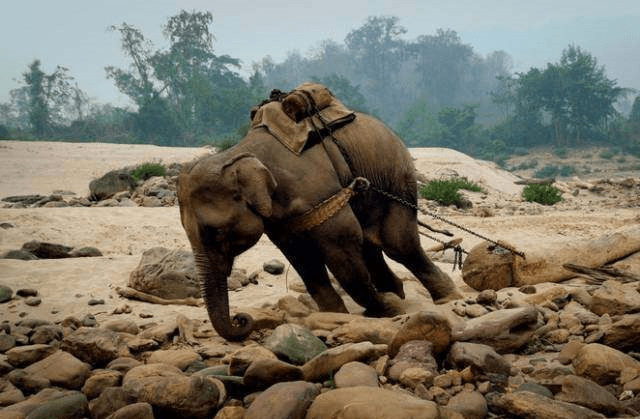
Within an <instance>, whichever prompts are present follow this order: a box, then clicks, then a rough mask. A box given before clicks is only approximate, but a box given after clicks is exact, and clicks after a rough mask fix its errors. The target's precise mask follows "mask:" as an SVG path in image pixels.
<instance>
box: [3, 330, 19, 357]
mask: <svg viewBox="0 0 640 419" xmlns="http://www.w3.org/2000/svg"><path fill="white" fill-rule="evenodd" d="M15 346H16V338H15V336H12V335H7V334H6V333H5V332H4V331H2V332H0V353H5V352H6V351H8V350H9V349H11V348H13V347H15Z"/></svg>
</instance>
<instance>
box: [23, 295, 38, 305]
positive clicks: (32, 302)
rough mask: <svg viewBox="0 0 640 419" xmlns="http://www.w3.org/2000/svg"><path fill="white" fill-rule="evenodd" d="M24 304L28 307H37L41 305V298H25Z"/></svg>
mask: <svg viewBox="0 0 640 419" xmlns="http://www.w3.org/2000/svg"><path fill="white" fill-rule="evenodd" d="M24 303H25V304H26V305H28V306H29V307H37V306H39V305H40V304H42V298H40V297H27V298H25V300H24Z"/></svg>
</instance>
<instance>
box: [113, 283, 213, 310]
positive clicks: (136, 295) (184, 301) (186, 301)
mask: <svg viewBox="0 0 640 419" xmlns="http://www.w3.org/2000/svg"><path fill="white" fill-rule="evenodd" d="M116 292H117V293H118V294H119V295H120V296H121V297H124V298H128V299H131V300H138V301H144V302H145V303H152V304H162V305H170V304H177V305H186V306H195V307H199V306H201V305H203V302H202V299H201V298H176V299H173V300H167V299H164V298H160V297H156V296H155V295H151V294H147V293H146V292H141V291H138V290H135V289H133V288H129V287H124V288H121V287H117V288H116Z"/></svg>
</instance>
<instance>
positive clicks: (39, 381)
mask: <svg viewBox="0 0 640 419" xmlns="http://www.w3.org/2000/svg"><path fill="white" fill-rule="evenodd" d="M7 378H8V379H9V381H10V382H11V384H13V385H14V386H16V387H17V388H19V389H20V390H22V391H23V392H25V393H27V394H32V393H37V392H39V391H41V390H44V389H45V388H47V387H51V382H50V381H49V380H47V379H46V378H45V377H42V376H39V375H34V374H29V373H28V372H26V371H25V370H13V371H11V372H10V373H9V374H8V375H7Z"/></svg>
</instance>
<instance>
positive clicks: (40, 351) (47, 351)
mask: <svg viewBox="0 0 640 419" xmlns="http://www.w3.org/2000/svg"><path fill="white" fill-rule="evenodd" d="M55 351H56V348H54V347H53V346H51V345H45V344H36V345H26V346H17V347H15V348H12V349H9V350H8V351H7V352H6V355H7V362H8V363H9V364H11V365H13V366H14V367H17V368H21V367H23V366H26V365H29V364H33V363H34V362H37V361H39V360H41V359H44V358H46V357H48V356H49V355H51V354H52V353H54V352H55Z"/></svg>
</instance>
